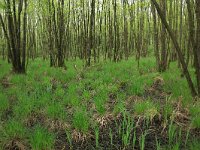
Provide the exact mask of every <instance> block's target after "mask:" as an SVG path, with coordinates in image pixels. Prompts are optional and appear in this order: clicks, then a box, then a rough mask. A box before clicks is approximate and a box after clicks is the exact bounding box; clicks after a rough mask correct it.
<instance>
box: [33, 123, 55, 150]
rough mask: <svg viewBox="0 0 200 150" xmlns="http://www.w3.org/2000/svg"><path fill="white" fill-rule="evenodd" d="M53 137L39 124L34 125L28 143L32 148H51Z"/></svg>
mask: <svg viewBox="0 0 200 150" xmlns="http://www.w3.org/2000/svg"><path fill="white" fill-rule="evenodd" d="M54 142H55V137H54V135H52V134H51V133H49V132H48V131H47V130H46V129H44V128H43V127H41V126H36V127H35V128H34V131H33V133H32V134H31V135H30V145H31V148H32V149H33V150H44V149H53V146H54Z"/></svg>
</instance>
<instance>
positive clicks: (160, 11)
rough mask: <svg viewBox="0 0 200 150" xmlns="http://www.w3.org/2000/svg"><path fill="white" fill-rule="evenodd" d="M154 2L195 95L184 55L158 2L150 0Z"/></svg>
mask: <svg viewBox="0 0 200 150" xmlns="http://www.w3.org/2000/svg"><path fill="white" fill-rule="evenodd" d="M151 1H152V2H153V4H154V6H155V7H156V9H157V12H158V14H159V16H160V18H161V21H162V23H163V25H164V26H165V28H166V30H167V31H168V33H169V36H170V38H171V40H172V42H173V44H174V47H175V49H176V51H177V53H178V56H179V60H180V63H181V65H182V69H183V73H184V75H185V76H186V79H187V82H188V85H189V88H190V90H191V94H192V95H193V96H196V95H197V92H196V90H195V87H194V84H193V82H192V79H191V76H190V73H189V71H188V68H187V64H186V63H185V60H184V57H183V54H182V51H181V48H180V46H179V44H178V42H177V39H176V38H175V35H174V33H173V32H172V29H171V28H170V26H169V25H168V23H167V20H166V18H165V15H164V14H163V12H162V10H161V9H160V7H159V5H158V3H157V2H156V0H151Z"/></svg>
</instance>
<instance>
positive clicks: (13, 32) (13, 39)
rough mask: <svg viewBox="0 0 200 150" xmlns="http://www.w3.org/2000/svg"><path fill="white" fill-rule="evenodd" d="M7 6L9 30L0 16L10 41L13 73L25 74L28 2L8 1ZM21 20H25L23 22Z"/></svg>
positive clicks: (22, 0)
mask: <svg viewBox="0 0 200 150" xmlns="http://www.w3.org/2000/svg"><path fill="white" fill-rule="evenodd" d="M16 3H17V4H16ZM5 5H6V12H7V16H6V17H7V22H8V23H7V24H8V28H6V26H5V22H4V21H3V17H2V14H0V21H1V24H2V27H3V30H4V34H5V37H6V39H7V41H8V47H9V51H10V55H11V62H12V66H13V71H14V72H15V73H25V71H26V39H27V33H26V31H27V6H28V4H27V0H19V1H15V0H13V1H12V2H11V1H10V0H6V1H5ZM17 6H18V8H17ZM22 12H23V13H22ZM21 18H23V20H22V19H21Z"/></svg>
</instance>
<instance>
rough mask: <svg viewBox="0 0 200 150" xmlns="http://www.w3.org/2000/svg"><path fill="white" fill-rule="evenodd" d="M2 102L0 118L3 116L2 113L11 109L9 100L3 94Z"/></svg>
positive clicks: (0, 100) (0, 96) (0, 94)
mask: <svg viewBox="0 0 200 150" xmlns="http://www.w3.org/2000/svg"><path fill="white" fill-rule="evenodd" d="M0 102H1V105H0V116H1V113H2V112H3V111H5V110H7V109H8V108H9V101H8V98H7V96H6V95H5V94H3V93H0Z"/></svg>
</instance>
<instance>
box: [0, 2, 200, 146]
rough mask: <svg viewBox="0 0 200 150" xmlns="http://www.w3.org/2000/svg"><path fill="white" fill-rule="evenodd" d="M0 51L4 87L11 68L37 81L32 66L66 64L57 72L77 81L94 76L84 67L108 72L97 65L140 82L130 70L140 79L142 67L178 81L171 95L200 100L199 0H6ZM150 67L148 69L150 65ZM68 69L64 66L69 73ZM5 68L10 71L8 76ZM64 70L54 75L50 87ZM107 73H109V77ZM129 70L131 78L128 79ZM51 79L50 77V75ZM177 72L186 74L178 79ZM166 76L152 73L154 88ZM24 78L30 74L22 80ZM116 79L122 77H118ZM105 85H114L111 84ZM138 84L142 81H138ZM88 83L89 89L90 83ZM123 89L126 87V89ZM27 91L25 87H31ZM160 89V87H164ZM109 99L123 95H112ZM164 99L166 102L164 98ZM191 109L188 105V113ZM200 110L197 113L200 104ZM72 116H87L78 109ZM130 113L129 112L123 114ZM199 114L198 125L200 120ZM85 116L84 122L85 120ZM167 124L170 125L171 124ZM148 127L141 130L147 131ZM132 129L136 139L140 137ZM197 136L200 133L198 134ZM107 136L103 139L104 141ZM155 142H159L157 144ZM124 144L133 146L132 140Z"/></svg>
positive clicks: (1, 5) (0, 10) (1, 8)
mask: <svg viewBox="0 0 200 150" xmlns="http://www.w3.org/2000/svg"><path fill="white" fill-rule="evenodd" d="M0 56H1V58H2V60H1V61H0V63H2V64H0V67H1V66H3V67H2V68H1V69H2V77H4V78H2V80H1V82H2V85H3V86H6V87H7V86H8V87H9V86H12V84H13V83H10V82H11V81H12V79H10V78H11V77H10V76H12V75H11V74H13V75H14V76H15V75H16V76H17V75H19V76H20V75H25V76H27V77H24V78H29V76H30V77H31V79H33V80H36V83H37V82H38V84H39V80H38V81H37V79H35V78H36V77H33V75H30V71H32V73H33V74H34V73H37V71H39V70H40V71H41V72H42V71H44V73H42V74H41V76H44V77H46V78H47V79H48V75H47V74H48V73H47V71H45V68H46V69H47V70H48V68H49V67H51V68H53V69H55V70H51V71H52V73H53V72H54V71H55V72H61V73H60V74H59V73H58V75H60V76H66V77H71V75H72V74H73V73H74V72H76V74H77V76H78V77H77V78H78V81H77V83H76V84H78V85H79V84H80V83H81V82H82V79H83V80H84V81H83V82H85V81H86V79H87V80H91V79H92V77H91V78H90V76H89V75H88V76H87V75H86V76H87V77H86V78H85V79H84V73H85V74H87V72H88V73H91V72H92V71H94V72H98V71H102V74H101V76H102V77H100V75H99V76H98V73H97V74H96V73H93V75H95V74H96V75H97V79H99V80H102V82H104V81H105V82H106V83H107V81H108V80H109V79H111V78H112V77H111V76H106V74H107V73H108V72H111V74H110V75H112V76H113V78H115V76H116V75H118V77H119V76H122V77H124V78H126V77H127V78H126V79H127V81H126V82H130V84H131V83H132V81H134V82H136V83H137V84H138V86H142V85H144V84H146V83H145V82H144V80H143V79H142V80H139V81H138V82H137V81H136V80H135V79H133V78H132V75H133V76H134V75H135V76H138V78H137V79H139V77H141V78H143V75H146V74H147V75H149V76H146V78H149V79H150V78H151V75H152V74H151V73H152V72H153V73H160V74H161V75H163V74H164V75H166V74H167V75H166V76H168V77H169V78H167V79H166V80H167V81H166V84H169V86H170V84H171V85H173V86H174V87H175V88H174V89H176V90H178V89H180V91H179V92H177V91H175V90H174V91H173V87H172V88H171V89H170V92H171V93H172V95H173V94H175V93H176V92H177V93H179V95H177V96H183V99H192V101H193V102H196V101H199V99H198V97H199V96H200V1H199V0H0ZM145 61H147V64H146V66H145V67H146V68H144V62H145ZM33 63H34V64H35V65H36V64H37V67H36V66H35V67H34V65H33ZM109 63H110V64H109ZM69 64H70V65H69ZM80 64H81V65H80ZM102 64H103V65H102ZM114 64H115V65H119V66H118V67H116V66H115V67H113V68H112V67H111V66H112V65H113V66H114ZM131 64H132V65H131ZM148 64H149V65H148ZM152 64H153V65H152ZM9 65H10V66H12V67H11V68H12V72H9V73H8V74H4V73H3V72H4V70H6V69H7V68H10V66H9ZM104 65H105V66H107V69H106V67H105V68H104V67H103V68H104V69H105V70H103V69H102V68H101V67H99V66H104ZM42 66H43V67H42ZM80 66H81V67H80ZM109 67H110V69H109ZM120 67H121V68H120ZM151 67H152V68H153V69H152V68H151ZM80 68H81V69H80ZM94 68H95V69H96V70H95V69H94ZM123 69H124V70H123ZM27 70H30V71H29V73H27ZM72 70H73V71H72ZM91 70H92V71H91ZM144 70H148V71H147V72H145V71H144ZM149 70H150V71H149ZM172 70H173V71H172ZM63 71H66V72H64V73H63ZM84 71H85V72H84ZM106 71H107V72H106ZM136 71H137V72H136ZM177 71H178V72H177ZM0 72H1V70H0ZM115 72H116V74H115ZM120 73H121V74H120ZM104 74H105V76H104ZM122 74H125V75H122ZM126 75H127V76H126ZM170 75H171V77H170ZM6 76H9V78H7V77H6ZM60 76H59V77H58V76H57V77H55V79H52V80H51V83H52V85H51V86H52V90H53V89H54V88H55V87H54V85H55V84H56V83H57V80H58V78H60ZM72 76H73V75H72ZM103 76H104V77H105V78H106V77H108V78H107V79H104V78H103ZM32 77H33V78H32ZM118 77H116V78H118ZM42 78H43V77H42ZM128 78H130V81H129V79H128ZM163 78H164V77H163ZM172 78H173V79H172ZM179 78H180V79H179ZM47 79H44V82H46V80H47ZM70 79H72V81H70V80H68V79H67V81H64V80H63V81H62V82H69V84H70V83H72V82H74V80H75V78H70ZM79 79H80V80H79ZM122 80H123V79H122ZM146 80H147V82H148V79H146ZM172 80H173V81H172ZM175 80H178V81H179V80H180V84H179V83H177V82H176V81H175ZM79 82H80V83H79ZM108 82H109V81H108ZM139 82H140V83H139ZM162 82H163V79H161V78H159V79H158V78H156V81H154V84H156V85H155V86H156V88H157V86H158V85H159V86H160V84H161V85H162V84H164V83H162ZM170 82H171V83H170ZM185 82H187V86H185V84H184V83H185ZM19 83H20V82H19ZM22 83H24V82H23V81H22ZM115 83H116V84H118V81H116V82H115ZM115 83H113V84H115ZM66 84H68V83H66ZM73 84H75V83H73ZM126 84H128V83H124V82H123V83H120V88H122V89H123V88H125V87H126ZM26 85H28V83H24V86H26ZM17 86H21V84H17ZM63 86H65V84H64V85H63ZM99 86H100V85H99ZM121 86H122V87H121ZM30 87H31V85H30ZM97 87H98V86H96V88H97ZM100 87H101V86H100ZM153 87H154V86H153ZM19 88H20V87H19ZM104 88H109V86H108V87H104ZM129 88H130V87H129ZM132 88H135V89H136V87H132ZM154 88H155V87H154ZM183 88H185V89H188V90H189V91H190V93H188V92H185V93H183V91H184V90H183V91H182V89H183ZM22 89H23V88H22ZM138 89H140V88H137V90H138ZM0 90H1V89H0ZM87 90H88V91H90V89H87ZM102 90H103V88H102ZM123 90H124V89H123ZM123 90H122V91H121V93H123V92H124V93H126V92H125V91H123ZM2 91H3V90H2ZM72 91H73V90H72ZM72 91H71V92H72ZM0 92H1V91H0ZM29 92H30V91H27V93H28V95H29V94H30V93H29ZM156 92H160V93H162V92H161V91H160V90H158V91H156ZM181 92H182V93H181ZM52 93H54V92H52ZM72 93H73V92H72ZM138 93H139V94H138ZM73 94H75V93H73ZM126 94H127V93H126ZM129 94H130V93H129ZM129 94H127V95H129ZM132 94H133V93H132ZM134 94H136V95H137V96H138V95H139V96H141V95H145V93H143V94H141V93H140V92H138V91H137V92H136V93H134ZM75 95H76V94H75ZM89 95H92V94H91V93H90V94H89ZM108 95H109V94H108ZM147 95H148V94H147ZM175 95H176V94H175ZM187 95H188V96H187ZM190 95H191V97H192V98H191V97H190ZM129 96H130V95H129ZM148 96H149V95H148ZM162 96H163V95H162ZM162 96H161V97H162ZM168 96H169V95H168ZM50 97H51V96H50ZM72 97H73V96H72ZM72 97H71V98H72ZM86 97H87V96H86ZM88 97H90V96H88ZM109 97H110V96H109ZM111 97H112V96H111ZM150 97H151V96H150ZM166 97H167V96H166ZM189 97H190V98H189ZM154 98H155V97H154ZM72 99H74V97H73V98H72ZM111 99H117V98H115V96H114V97H112V98H111ZM126 99H127V98H126ZM136 99H137V98H136ZM175 99H177V97H176V98H175ZM178 99H179V98H178ZM75 101H76V100H75ZM177 101H178V100H177ZM189 102H191V101H189ZM74 103H76V102H74ZM74 103H72V105H74ZM95 104H96V103H95ZM98 104H99V107H100V105H103V104H102V103H100V102H99V103H98ZM144 105H145V104H144ZM159 105H161V106H162V104H159ZM145 106H147V107H151V106H149V105H145ZM52 107H54V106H52ZM60 107H64V106H63V105H62V106H60ZM163 107H164V106H163ZM166 107H167V106H166ZM179 107H180V105H179V104H177V107H176V108H179ZM58 109H59V108H58ZM102 109H103V108H102ZM2 110H3V107H2ZM178 110H179V109H178ZM192 110H193V109H192ZM195 110H196V109H195ZM0 111H1V109H0ZM180 112H181V111H180ZM183 112H186V111H185V110H184V111H182V113H183ZM188 114H189V113H188ZM188 114H187V113H186V114H185V113H184V115H186V116H187V115H188ZM197 114H198V115H199V112H198V113H197ZM39 115H40V114H39ZM198 115H197V117H198ZM74 117H75V119H77V120H81V119H80V118H79V117H80V116H77V118H76V116H74ZM195 117H196V115H195ZM72 118H73V117H72ZM83 118H84V117H83ZM83 118H82V119H83ZM188 118H189V117H188ZM54 119H55V118H54ZM124 119H127V118H126V117H124ZM83 120H84V119H83ZM186 120H187V118H186ZM198 121H199V125H200V120H198ZM127 122H128V121H126V123H127ZM138 122H139V121H138ZM79 123H80V124H81V122H79ZM86 124H87V123H86ZM166 124H168V125H169V129H170V131H171V128H170V127H171V126H170V125H171V124H170V123H169V122H168V123H166ZM197 124H198V123H197ZM3 126H4V125H3ZM0 127H1V126H0ZM166 127H168V126H167V125H166ZM111 128H112V126H111ZM128 129H129V128H128ZM128 129H127V130H128ZM198 129H199V128H198ZM98 131H99V130H98ZM41 132H42V131H41ZM106 132H107V131H106ZM0 133H1V132H0ZM102 133H104V131H102ZM188 133H189V132H188ZM192 133H194V134H195V135H199V130H198V134H197V132H195V131H194V132H192ZM96 134H97V132H96V130H95V135H96ZM145 134H146V132H145ZM145 134H144V135H145ZM184 134H186V132H184ZM131 135H132V134H131ZM144 135H143V134H142V136H144ZM177 135H178V134H177ZM130 137H131V138H133V140H134V137H132V136H130ZM197 137H198V138H199V136H197ZM169 139H170V138H169ZM104 140H105V139H102V141H104ZM141 140H142V139H141ZM116 141H117V139H116ZM122 141H123V140H122ZM156 141H157V138H156ZM90 142H91V141H90ZM154 142H155V141H154ZM0 143H1V139H0ZM72 143H73V142H72ZM72 143H70V147H71V146H72V145H73V144H74V143H73V144H72ZM161 143H162V142H161ZM197 143H198V142H197ZM157 144H158V143H157ZM162 144H163V143H162ZM165 144H166V143H165ZM168 144H171V143H170V142H169V143H168ZM0 145H1V144H0ZM58 145H59V144H58ZM94 145H95V144H94ZM139 145H140V149H142V148H141V147H143V148H144V146H142V145H141V144H139ZM185 145H186V144H185ZM96 146H97V143H96ZM123 146H124V145H123ZM156 146H157V147H158V145H156ZM18 147H19V145H18ZM36 147H37V146H36ZM97 147H98V146H97ZM124 147H125V148H127V149H130V147H127V146H124ZM37 148H38V147H37ZM37 148H35V149H37ZM44 148H47V147H45V146H44V147H43V146H41V149H44ZM112 148H113V147H112ZM112 148H111V149H112ZM137 148H138V147H137ZM137 148H136V149H137ZM47 149H51V148H47ZM55 149H56V148H55ZM186 149H187V148H186Z"/></svg>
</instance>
